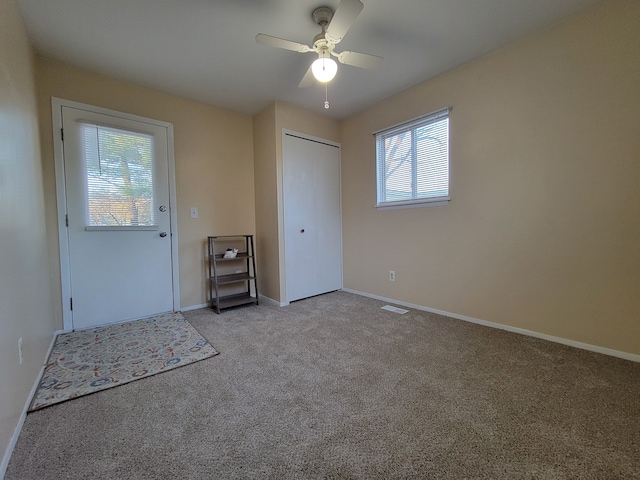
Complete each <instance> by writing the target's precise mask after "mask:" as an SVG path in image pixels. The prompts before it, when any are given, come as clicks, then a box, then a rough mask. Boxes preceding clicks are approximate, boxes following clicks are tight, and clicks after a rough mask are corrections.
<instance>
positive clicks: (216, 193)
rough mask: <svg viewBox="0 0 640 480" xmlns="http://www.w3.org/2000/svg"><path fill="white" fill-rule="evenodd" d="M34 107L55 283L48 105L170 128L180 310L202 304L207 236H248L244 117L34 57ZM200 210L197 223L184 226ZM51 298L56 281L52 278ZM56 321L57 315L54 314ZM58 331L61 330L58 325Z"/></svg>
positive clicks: (247, 123) (247, 126) (249, 163)
mask: <svg viewBox="0 0 640 480" xmlns="http://www.w3.org/2000/svg"><path fill="white" fill-rule="evenodd" d="M36 66H37V71H36V73H37V88H38V106H39V109H40V129H41V138H42V154H43V162H44V163H43V165H44V178H45V199H46V203H47V226H48V228H49V232H50V233H51V234H50V237H49V240H50V254H51V256H52V258H54V259H55V262H54V271H55V272H56V274H57V275H59V273H58V272H59V261H58V248H59V247H58V241H57V237H56V235H55V232H56V231H57V225H56V197H55V180H54V157H53V140H52V126H51V97H59V98H63V99H66V100H73V101H77V102H82V103H86V104H90V105H95V106H98V107H103V108H109V109H112V110H117V111H120V112H125V113H131V114H135V115H141V116H144V117H149V118H153V119H156V120H161V121H165V122H170V123H172V124H173V127H174V137H175V166H176V194H177V207H178V241H179V245H178V250H179V252H178V257H179V262H180V289H181V291H180V293H181V295H180V297H181V298H180V304H181V307H182V308H186V307H190V306H194V305H202V304H204V303H206V292H207V288H208V286H207V282H206V279H205V268H206V259H205V241H206V237H207V236H208V235H235V234H252V233H254V225H255V217H254V178H253V127H252V119H251V117H250V116H247V115H242V114H239V113H234V112H230V111H227V110H223V109H220V108H216V107H212V106H208V105H204V104H202V103H198V102H194V101H191V100H186V99H184V98H180V97H176V96H172V95H168V94H164V93H161V92H158V91H155V90H151V89H148V88H144V87H140V86H136V85H132V84H129V83H125V82H121V81H117V80H114V79H111V78H108V77H105V76H102V75H97V74H93V73H90V72H87V71H85V70H80V69H77V68H72V67H69V66H66V65H63V64H61V63H57V62H54V61H51V60H47V59H44V58H41V57H37V63H36ZM190 207H198V209H199V218H198V219H192V218H190V210H189V209H190ZM55 292H56V298H59V296H60V281H59V279H58V278H57V277H56V278H55ZM57 311H58V314H59V315H60V313H59V312H61V307H60V306H58V308H57ZM59 325H60V326H61V325H62V323H61V321H60V323H59Z"/></svg>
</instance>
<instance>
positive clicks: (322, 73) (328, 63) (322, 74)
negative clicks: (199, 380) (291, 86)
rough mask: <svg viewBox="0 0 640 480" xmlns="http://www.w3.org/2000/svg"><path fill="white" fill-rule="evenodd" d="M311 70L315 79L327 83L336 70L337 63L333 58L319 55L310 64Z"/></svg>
mask: <svg viewBox="0 0 640 480" xmlns="http://www.w3.org/2000/svg"><path fill="white" fill-rule="evenodd" d="M311 71H312V72H313V76H314V77H316V80H318V81H319V82H322V83H327V82H330V81H331V80H333V77H335V76H336V73H337V72H338V64H337V63H336V62H335V60H334V59H333V58H328V57H320V58H318V59H316V60H315V61H314V62H313V63H312V64H311Z"/></svg>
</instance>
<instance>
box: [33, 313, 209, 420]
mask: <svg viewBox="0 0 640 480" xmlns="http://www.w3.org/2000/svg"><path fill="white" fill-rule="evenodd" d="M217 354H218V352H217V351H216V350H215V349H214V348H213V347H212V346H211V345H210V344H209V342H207V341H206V340H205V339H204V338H203V337H202V336H201V335H200V334H199V333H198V332H197V331H196V329H195V328H193V327H192V326H191V325H190V324H189V323H188V322H187V321H186V320H185V319H184V317H183V316H182V315H181V314H180V313H168V314H164V315H158V316H155V317H151V318H146V319H143V320H135V321H133V322H127V323H119V324H116V325H108V326H105V327H98V328H93V329H89V330H81V331H77V332H71V333H65V334H62V335H59V336H58V338H57V339H56V343H55V345H54V346H53V349H52V350H51V356H50V357H49V361H48V362H47V365H46V367H45V370H44V374H43V376H42V381H41V382H40V385H39V386H38V390H37V392H36V394H35V396H34V398H33V401H32V402H31V406H30V408H29V411H30V412H31V411H34V410H39V409H41V408H44V407H48V406H50V405H53V404H56V403H60V402H64V401H65V400H70V399H72V398H77V397H80V396H82V395H87V394H89V393H93V392H97V391H100V390H105V389H107V388H111V387H117V386H118V385H123V384H125V383H129V382H132V381H134V380H138V379H140V378H144V377H148V376H150V375H155V374H156V373H161V372H166V371H167V370H171V369H173V368H177V367H181V366H183V365H188V364H189V363H193V362H197V361H199V360H204V359H205V358H209V357H212V356H214V355H217Z"/></svg>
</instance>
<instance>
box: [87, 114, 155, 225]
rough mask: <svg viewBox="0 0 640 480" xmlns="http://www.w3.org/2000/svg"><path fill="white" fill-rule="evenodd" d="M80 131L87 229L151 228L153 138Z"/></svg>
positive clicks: (93, 129)
mask: <svg viewBox="0 0 640 480" xmlns="http://www.w3.org/2000/svg"><path fill="white" fill-rule="evenodd" d="M80 128H81V138H82V143H83V145H82V147H83V154H84V160H85V174H86V182H87V183H86V194H87V211H86V226H87V228H88V229H92V228H105V227H107V228H145V227H147V228H149V227H152V226H154V225H155V224H156V221H155V220H156V219H155V209H154V205H153V204H154V188H153V136H151V135H148V134H145V133H137V132H131V131H127V130H120V129H117V128H111V127H105V126H99V125H90V124H81V126H80Z"/></svg>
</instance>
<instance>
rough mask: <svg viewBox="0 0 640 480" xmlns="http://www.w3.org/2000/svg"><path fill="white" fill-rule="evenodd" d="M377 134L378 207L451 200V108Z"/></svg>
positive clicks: (439, 202)
mask: <svg viewBox="0 0 640 480" xmlns="http://www.w3.org/2000/svg"><path fill="white" fill-rule="evenodd" d="M450 110H451V109H450V108H447V109H445V110H440V111H438V112H435V113H433V114H430V115H427V116H425V117H421V118H418V119H415V120H411V121H409V122H406V123H403V124H400V125H395V126H393V127H390V128H388V129H385V130H381V131H379V132H376V133H375V136H376V156H377V181H378V202H377V205H376V206H377V207H394V206H404V205H406V206H412V205H415V204H421V203H425V204H426V203H434V202H435V203H438V204H441V203H443V202H446V201H448V200H449V111H450Z"/></svg>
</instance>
